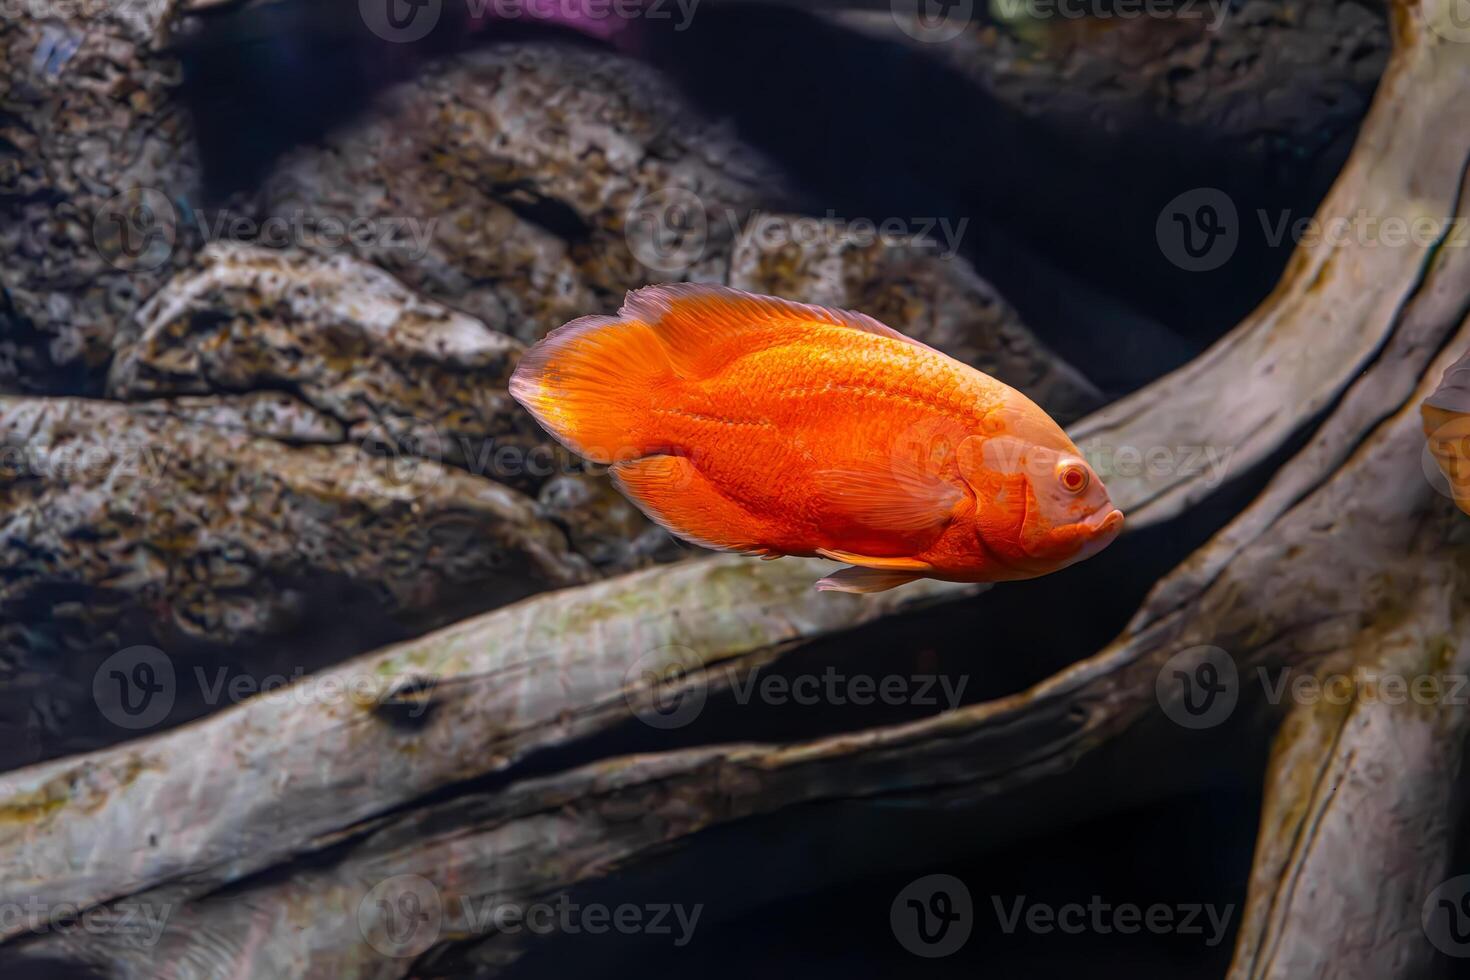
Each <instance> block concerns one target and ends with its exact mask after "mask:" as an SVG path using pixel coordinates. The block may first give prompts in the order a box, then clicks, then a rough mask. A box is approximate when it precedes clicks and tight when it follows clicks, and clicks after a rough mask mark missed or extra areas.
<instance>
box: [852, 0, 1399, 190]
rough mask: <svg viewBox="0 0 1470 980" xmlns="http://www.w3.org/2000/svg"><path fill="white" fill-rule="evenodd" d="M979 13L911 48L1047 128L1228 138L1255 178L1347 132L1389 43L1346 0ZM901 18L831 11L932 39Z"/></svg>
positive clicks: (1297, 162) (1023, 2) (1118, 136)
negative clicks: (1164, 128)
mask: <svg viewBox="0 0 1470 980" xmlns="http://www.w3.org/2000/svg"><path fill="white" fill-rule="evenodd" d="M981 6H982V5H981V4H976V5H975V7H976V8H979V7H981ZM954 9H955V10H963V9H964V8H963V7H961V6H959V5H956V6H955V8H954ZM989 10H990V12H991V15H992V16H990V17H986V18H984V19H983V20H982V18H981V17H979V16H978V15H977V16H975V17H973V18H972V19H971V22H970V24H969V26H968V27H967V28H966V29H964V30H956V31H955V32H954V34H953V36H952V37H951V36H949V35H950V31H949V29H948V28H946V29H944V31H943V33H944V34H945V35H946V36H947V37H948V40H946V41H945V43H939V44H935V43H927V44H922V47H923V48H924V50H926V51H928V52H929V53H932V54H933V55H935V56H936V57H940V58H944V59H945V60H947V61H948V62H949V63H951V64H953V65H954V66H956V67H957V68H959V69H961V70H962V71H964V72H965V73H966V74H967V75H968V76H970V77H971V78H973V79H975V80H977V81H979V82H980V83H981V84H982V85H983V86H984V87H985V88H986V90H987V91H990V92H992V93H993V94H994V95H995V96H996V97H997V98H998V99H1000V100H1001V102H1003V103H1004V104H1006V105H1008V106H1010V107H1011V108H1013V109H1015V110H1016V111H1017V112H1019V113H1021V114H1022V115H1024V116H1026V117H1029V118H1032V119H1037V120H1042V121H1044V122H1045V123H1046V124H1047V125H1048V126H1049V127H1050V128H1052V129H1054V130H1055V131H1057V132H1060V133H1065V134H1069V135H1073V136H1075V135H1083V134H1086V136H1087V137H1088V138H1091V139H1107V140H1117V141H1127V140H1131V139H1135V138H1141V137H1146V134H1148V133H1150V132H1157V127H1158V124H1159V122H1160V121H1161V120H1166V121H1168V122H1170V123H1172V124H1174V125H1177V126H1179V127H1183V128H1186V129H1188V130H1189V131H1191V132H1193V133H1197V134H1200V135H1201V136H1206V137H1207V138H1209V139H1211V140H1214V141H1217V142H1218V143H1220V144H1221V145H1228V146H1230V147H1231V152H1232V153H1234V154H1237V155H1238V156H1239V157H1240V158H1241V159H1248V160H1250V161H1251V166H1252V167H1254V168H1255V169H1257V170H1258V171H1259V172H1260V173H1263V174H1267V173H1279V171H1281V170H1282V169H1294V168H1299V167H1301V166H1303V165H1304V164H1305V165H1306V166H1312V165H1314V160H1315V159H1316V157H1317V156H1318V155H1319V154H1321V153H1322V152H1323V150H1324V149H1325V148H1326V147H1327V146H1328V145H1329V144H1331V143H1332V142H1334V141H1336V140H1338V139H1340V138H1342V136H1343V135H1344V134H1350V133H1351V132H1352V131H1353V130H1354V129H1355V128H1356V125H1357V122H1358V121H1359V120H1360V119H1361V118H1362V116H1363V112H1364V111H1365V109H1366V107H1367V104H1368V100H1369V99H1370V98H1371V96H1372V93H1373V89H1374V87H1375V86H1376V85H1377V83H1378V79H1379V77H1380V76H1381V75H1382V74H1383V69H1384V66H1385V64H1386V63H1387V61H1388V55H1389V48H1390V38H1389V30H1388V24H1387V20H1386V18H1385V16H1384V13H1383V11H1382V10H1377V9H1374V8H1373V6H1372V5H1368V4H1358V3H1347V2H1343V0H1288V2H1285V3H1269V2H1265V0H1244V2H1231V0H1209V2H1203V0H1202V2H1197V3H1191V2H1186V3H1180V4H1176V5H1173V6H1172V7H1171V6H1170V5H1165V4H1137V5H1131V6H1130V5H1123V4H1119V5H1118V6H1117V8H1116V11H1115V12H1114V13H1112V14H1111V15H1108V14H1107V12H1106V10H1105V9H1104V8H1103V7H1100V6H1099V5H1096V4H1079V3H1068V2H1066V0H1017V2H1011V3H1000V4H995V5H992V6H991V7H990V8H989ZM1083 10H1089V11H1093V12H1094V13H1098V12H1101V13H1102V16H1090V17H1083V16H1079V13H1080V12H1081V11H1083ZM900 16H901V15H899V14H895V15H892V16H890V15H889V13H888V12H884V13H882V14H877V13H871V14H870V13H859V14H848V15H843V18H842V19H843V20H844V22H846V23H849V24H852V25H854V26H857V27H859V28H860V29H863V30H866V31H870V32H875V33H879V34H881V35H883V36H885V37H891V38H895V39H899V40H903V41H905V42H906V43H916V44H918V43H922V42H920V41H918V40H916V38H915V35H917V36H918V37H920V38H923V37H933V36H935V35H933V34H927V33H926V32H925V30H924V28H922V27H920V26H917V25H915V24H914V23H913V21H912V20H910V21H907V22H906V25H907V28H908V31H907V32H906V31H904V30H900V29H898V28H897V27H896V23H897V21H896V19H895V18H896V17H900ZM910 32H912V33H910Z"/></svg>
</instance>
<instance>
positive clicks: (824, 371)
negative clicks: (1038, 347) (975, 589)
mask: <svg viewBox="0 0 1470 980" xmlns="http://www.w3.org/2000/svg"><path fill="white" fill-rule="evenodd" d="M510 392H511V395H512V396H513V397H514V398H515V399H516V401H518V402H519V403H520V404H521V405H522V406H523V407H524V408H526V410H527V411H529V412H530V413H531V414H532V415H533V416H534V417H535V418H536V420H537V421H538V422H539V423H540V424H541V425H542V426H543V427H544V428H545V429H546V430H547V431H548V432H550V433H551V434H552V435H553V436H554V437H555V438H556V439H557V440H559V441H560V442H561V443H562V444H563V445H565V446H567V447H568V448H569V449H571V450H572V451H573V452H575V453H578V454H579V455H581V456H583V457H585V458H586V459H588V460H591V461H592V462H595V463H600V464H606V465H607V466H609V468H610V472H611V474H612V477H613V479H614V481H615V482H616V483H617V486H618V487H619V489H620V490H621V491H622V492H623V493H624V494H625V495H626V496H627V497H628V498H629V499H630V500H632V501H633V502H634V503H635V504H636V505H637V506H638V507H639V508H640V509H641V510H642V511H643V512H644V513H645V514H647V515H648V517H649V518H650V519H652V520H653V521H655V522H657V523H658V524H660V525H662V526H663V527H664V528H666V529H668V530H669V531H670V532H672V533H673V534H675V535H677V536H679V537H681V538H683V539H684V540H686V541H689V542H691V543H693V544H696V545H700V546H702V547H706V548H712V549H717V550H724V551H737V552H743V553H747V554H751V555H759V556H761V557H763V558H778V557H781V556H783V555H795V556H806V557H811V556H820V557H823V558H829V559H832V560H834V561H838V562H842V563H844V564H845V565H846V566H847V567H846V568H844V569H842V570H840V571H837V572H836V573H835V574H833V575H830V576H828V577H826V578H823V579H822V580H821V581H819V582H818V583H817V588H819V589H823V590H838V591H844V592H862V593H867V592H880V591H883V590H885V589H890V588H893V587H895V586H897V585H902V584H904V583H906V582H910V581H913V580H914V579H918V578H925V577H927V578H935V579H944V580H948V581H955V582H996V581H1003V580H1015V579H1027V578H1034V577H1036V576H1039V575H1045V574H1047V573H1049V572H1053V571H1056V570H1058V569H1060V568H1064V567H1066V566H1068V565H1071V564H1073V563H1075V562H1078V561H1081V560H1083V559H1085V558H1088V557H1089V556H1091V555H1094V554H1096V553H1097V552H1099V551H1101V550H1102V549H1103V548H1105V547H1106V546H1107V545H1108V544H1109V543H1110V542H1111V541H1112V540H1113V539H1114V538H1116V537H1117V536H1118V533H1119V531H1120V530H1121V529H1122V525H1123V514H1122V512H1121V511H1119V510H1118V509H1117V508H1116V507H1114V506H1113V504H1112V501H1111V500H1110V499H1109V497H1108V493H1107V490H1106V488H1105V487H1104V486H1103V483H1102V481H1101V480H1100V479H1099V478H1098V476H1097V474H1096V473H1095V472H1094V471H1093V469H1092V467H1091V466H1090V465H1089V464H1088V463H1087V461H1086V460H1085V459H1083V457H1082V454H1081V453H1080V452H1079V451H1078V450H1077V447H1076V446H1074V445H1073V444H1072V442H1071V440H1070V439H1068V438H1067V435H1066V433H1065V432H1063V431H1062V428H1061V426H1059V425H1058V424H1057V423H1056V422H1055V421H1053V420H1052V418H1051V417H1050V416H1048V415H1047V414H1046V412H1044V411H1043V410H1042V409H1041V408H1040V407H1039V406H1037V405H1036V404H1035V403H1034V402H1032V401H1031V400H1030V399H1029V398H1027V397H1026V396H1025V395H1023V394H1021V393H1020V392H1018V391H1016V390H1015V389H1014V388H1011V387H1009V386H1008V385H1005V384H1003V383H1001V382H1000V381H997V380H996V379H994V378H991V377H989V376H987V375H985V374H983V373H981V372H980V371H977V370H975V369H974V368H972V367H970V366H968V365H966V364H963V363H961V362H959V361H956V360H955V359H953V358H951V357H948V356H947V355H945V354H942V353H940V352H939V351H936V350H934V349H933V348H931V347H929V346H927V345H925V344H923V343H920V342H919V341H917V340H914V339H912V338H910V337H907V336H905V335H904V334H902V333H900V332H898V331H897V330H894V329H892V328H890V327H888V326H885V325H884V324H882V323H880V322H878V321H877V320H875V319H873V318H872V317H869V316H866V315H864V314H862V313H855V312H850V311H845V310H836V309H827V308H824V307H820V306H810V305H805V304H801V303H794V302H789V301H787V300H783V299H778V298H775V297H771V296H758V295H754V294H749V293H744V292H740V291H738V290H734V289H728V288H724V287H719V286H710V285H699V284H687V283H685V284H676V285H665V286H650V287H647V288H644V289H640V290H638V291H636V292H632V293H629V294H628V296H627V299H626V301H625V303H624V305H623V307H622V309H621V310H619V311H618V313H617V315H616V316H588V317H583V318H581V319H578V320H574V321H572V322H571V323H568V324H567V325H566V326H563V327H560V328H558V329H556V330H553V331H552V332H551V333H549V334H548V335H547V336H546V337H545V338H544V339H543V340H541V341H540V342H538V343H537V344H535V345H534V346H533V347H531V348H530V349H529V350H528V351H527V352H526V353H525V354H524V355H523V356H522V358H521V361H520V363H519V365H518V366H517V368H516V370H515V372H514V374H513V375H512V377H511V381H510Z"/></svg>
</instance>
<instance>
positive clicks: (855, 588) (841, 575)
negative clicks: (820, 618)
mask: <svg viewBox="0 0 1470 980" xmlns="http://www.w3.org/2000/svg"><path fill="white" fill-rule="evenodd" d="M923 577H924V576H923V574H922V573H919V572H904V571H896V570H890V569H882V568H856V567H852V566H849V567H847V568H844V569H842V570H841V571H838V572H833V573H832V574H831V575H828V576H827V577H826V578H824V579H822V580H821V581H819V582H817V590H818V591H819V592H857V593H861V594H864V595H866V594H868V593H872V592H887V591H888V590H889V589H894V588H897V587H898V586H900V585H907V584H908V583H909V582H913V581H915V580H916V579H921V578H923Z"/></svg>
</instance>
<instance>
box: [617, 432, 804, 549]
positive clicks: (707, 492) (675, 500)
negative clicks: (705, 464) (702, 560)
mask: <svg viewBox="0 0 1470 980" xmlns="http://www.w3.org/2000/svg"><path fill="white" fill-rule="evenodd" d="M609 472H611V473H612V477H613V481H614V482H615V483H616V484H617V485H618V489H619V490H621V491H622V492H623V493H624V494H625V495H626V496H627V497H628V499H629V500H631V501H633V503H634V504H636V505H637V506H638V509H639V510H641V511H643V513H644V514H647V515H648V519H649V520H651V521H653V522H654V523H655V524H658V525H659V526H660V527H662V528H664V530H666V531H668V532H669V533H671V534H674V535H677V536H678V537H681V538H683V539H684V540H685V541H688V542H690V543H691V544H696V545H699V546H700V547H701V548H710V549H713V550H715V551H739V552H743V553H745V554H750V555H760V556H761V557H763V558H779V557H780V553H779V552H777V551H774V550H772V549H771V548H769V547H767V546H765V545H763V544H761V543H760V542H761V541H762V540H764V539H766V538H767V536H768V533H769V529H768V527H767V525H766V522H765V521H763V520H761V519H760V518H758V517H756V516H755V515H753V514H751V513H750V511H748V510H746V509H745V508H744V507H742V506H740V504H738V503H736V502H735V501H733V500H731V499H730V498H729V497H726V496H725V495H724V494H722V493H721V492H720V491H719V490H718V489H717V488H716V487H715V485H714V484H713V483H711V482H710V481H709V479H708V478H706V477H705V476H704V474H702V473H700V472H699V469H698V468H697V467H696V466H695V465H694V464H693V463H691V462H690V461H689V460H688V459H685V458H684V457H682V456H662V455H660V456H648V457H645V458H643V459H635V460H629V461H627V462H622V463H618V464H616V465H614V466H613V467H611V468H610V470H609Z"/></svg>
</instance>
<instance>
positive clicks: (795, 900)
mask: <svg viewBox="0 0 1470 980" xmlns="http://www.w3.org/2000/svg"><path fill="white" fill-rule="evenodd" d="M1259 807H1260V800H1259V798H1258V797H1257V796H1255V795H1253V793H1252V792H1251V791H1248V790H1238V789H1212V790H1205V791H1200V792H1197V793H1192V794H1190V795H1187V796H1181V797H1176V798H1172V799H1167V800H1161V801H1159V802H1157V803H1153V804H1150V805H1147V806H1145V807H1142V808H1138V809H1132V810H1129V811H1127V812H1123V813H1117V814H1113V815H1110V816H1104V817H1100V818H1098V819H1095V820H1092V821H1089V822H1085V823H1080V824H1078V823H1073V822H1071V821H1070V820H1068V819H1067V818H1066V817H1063V816H1061V815H1060V814H1059V815H1058V816H1057V817H1056V819H1054V820H1050V821H1043V822H1042V824H1041V825H1042V826H1045V827H1046V829H1041V830H1038V831H1037V832H1036V833H1034V834H1032V835H1026V836H1024V837H1023V838H1022V839H1020V840H1017V841H1015V842H1014V843H1011V844H1010V845H1008V846H1007V847H1005V848H1002V849H993V848H987V847H986V846H985V844H984V839H983V833H981V832H973V833H966V832H965V830H964V827H965V817H966V812H967V811H966V810H965V809H963V808H954V809H951V810H949V811H948V812H945V813H943V815H942V816H941V817H936V816H935V814H934V812H933V811H934V810H936V809H942V807H937V806H936V804H935V803H934V802H933V801H927V800H925V801H918V800H916V801H913V802H912V803H911V804H910V805H909V806H907V807H905V806H904V802H903V800H901V799H893V800H875V801H850V802H845V803H836V804H831V805H823V806H813V807H807V808H803V811H802V812H798V813H794V814H786V815H781V816H778V817H776V818H772V819H768V820H761V821H757V822H747V823H745V824H741V825H737V826H735V827H730V828H722V829H721V830H719V831H715V832H710V833H707V834H704V835H700V836H699V837H696V838H694V839H692V840H690V841H689V842H688V843H687V844H686V845H685V846H683V847H681V848H679V849H678V850H676V851H674V852H672V853H670V854H668V855H666V856H665V857H664V858H662V859H660V860H657V861H653V862H649V863H647V864H645V865H643V866H642V867H640V869H639V871H638V872H637V873H636V874H623V875H615V876H613V877H611V878H609V879H606V880H604V881H600V882H598V883H596V884H595V885H590V886H588V887H586V888H578V889H574V890H573V892H572V893H571V895H570V896H569V899H570V901H572V902H575V903H577V904H578V905H580V906H588V905H596V904H601V905H606V906H608V907H610V908H616V907H617V906H618V905H620V904H624V903H634V904H638V905H641V906H652V905H655V904H658V903H667V904H671V905H672V904H679V905H682V906H684V908H685V909H686V913H688V912H691V911H692V909H693V907H694V906H696V905H702V909H701V912H700V918H699V919H698V921H697V922H696V923H695V925H694V927H693V929H692V930H691V931H689V932H687V936H688V941H687V942H686V943H685V944H684V945H682V946H676V945H675V940H676V939H678V938H680V929H679V927H678V926H677V925H675V927H674V929H673V932H672V934H670V935H643V934H619V933H618V932H617V931H616V930H609V931H608V932H607V933H604V934H599V935H591V934H587V933H586V932H582V933H578V934H576V935H561V934H559V935H557V936H555V938H554V939H552V940H550V941H537V940H536V939H534V938H528V940H527V945H528V952H527V953H526V955H525V956H524V957H523V958H522V959H520V960H519V961H518V962H517V963H516V964H515V965H514V967H512V969H511V970H510V971H509V972H508V974H507V977H509V978H512V980H533V978H543V977H559V976H581V977H587V978H609V980H611V978H618V977H632V976H649V975H653V976H673V975H676V974H677V975H683V976H708V977H731V978H735V977H742V978H743V977H748V976H750V975H752V974H761V975H769V976H779V977H793V978H796V977H802V978H813V980H816V978H826V977H832V978H837V977H853V976H860V977H870V976H885V977H887V976H894V977H897V976H904V977H907V976H915V977H957V978H958V977H966V978H970V977H977V976H980V977H989V976H995V977H1025V978H1027V980H1052V978H1057V980H1062V978H1065V980H1073V978H1075V977H1077V976H1079V975H1082V974H1083V973H1085V974H1086V975H1087V976H1094V977H1099V978H1119V980H1144V978H1152V977H1157V978H1160V980H1176V978H1180V977H1219V976H1223V975H1224V972H1225V968H1226V966H1227V964H1228V962H1229V957H1230V949H1231V944H1232V942H1233V940H1234V935H1235V931H1236V929H1237V928H1238V926H1239V923H1240V916H1241V912H1242V908H1243V903H1244V899H1245V887H1246V882H1247V876H1248V873H1249V867H1250V859H1251V853H1252V848H1253V840H1254V831H1255V827H1256V820H1257V814H1258V812H1259ZM982 825H983V824H982ZM737 835H738V836H739V837H740V839H742V840H749V841H751V842H753V843H752V845H750V846H746V847H741V846H738V845H737V846H734V847H730V846H727V845H728V844H730V843H731V842H732V840H733V839H734V838H735V837H736V836H737ZM755 844H758V845H759V846H758V848H757V847H756V846H755ZM934 874H941V875H948V876H952V877H953V878H956V879H958V880H959V881H960V882H963V884H964V886H965V889H966V891H967V892H968V896H969V909H970V911H969V915H968V917H967V920H968V922H969V924H970V926H971V931H970V933H969V937H968V939H967V940H966V941H965V942H964V943H963V945H962V946H960V948H959V949H957V950H956V951H955V952H953V953H950V954H948V955H945V956H942V957H932V958H931V957H925V956H922V955H919V954H917V953H914V952H911V951H910V948H912V947H913V946H914V945H917V946H918V947H919V948H921V949H923V948H924V947H923V943H922V942H916V936H917V934H916V933H915V932H914V931H913V930H911V929H909V928H908V925H907V922H906V921H905V919H906V917H907V916H908V915H910V914H913V911H912V910H911V909H906V908H905V909H900V910H899V911H898V912H897V913H895V912H894V911H893V905H894V903H895V900H896V899H897V897H898V896H899V895H900V893H901V892H904V891H905V889H906V888H908V887H909V885H910V884H911V883H912V882H914V881H916V880H918V879H920V878H923V877H925V876H927V875H934ZM793 895H794V896H795V897H793ZM1127 907H1136V908H1137V909H1139V910H1140V912H1142V911H1143V910H1148V909H1150V908H1151V907H1160V908H1161V909H1162V910H1164V911H1158V912H1155V913H1154V915H1155V922H1156V925H1155V926H1154V927H1152V928H1150V927H1148V926H1147V925H1144V926H1142V927H1139V928H1135V929H1134V931H1131V932H1126V931H1124V928H1127V927H1128V916H1129V914H1130V913H1126V912H1125V913H1122V916H1123V917H1122V918H1119V917H1118V916H1119V914H1120V912H1119V910H1121V909H1124V908H1127ZM956 908H957V906H956ZM1037 910H1041V911H1037ZM1047 910H1050V912H1051V914H1053V915H1058V916H1060V917H1061V919H1060V920H1053V921H1052V923H1051V924H1047ZM1063 910H1065V911H1063ZM1192 910H1194V911H1192ZM1207 910H1213V912H1214V919H1213V920H1212V919H1211V918H1210V915H1209V911H1207ZM1018 911H1019V917H1018V914H1017V913H1018ZM954 914H956V915H959V914H961V913H959V912H956V913H954ZM1166 914H1167V915H1168V916H1169V920H1168V924H1167V925H1161V924H1160V923H1163V921H1164V916H1165V915H1166ZM1186 918H1190V919H1191V921H1189V922H1188V923H1186V921H1185V920H1186ZM963 921H966V920H963V919H962V920H957V923H958V922H963ZM1028 921H1029V922H1030V923H1031V924H1028ZM1063 922H1065V925H1066V928H1065V929H1063V928H1062V923H1063ZM931 925H937V920H934V921H933V922H931ZM1120 925H1121V926H1123V928H1119V926H1120ZM956 928H963V927H962V926H959V925H958V924H957V925H956ZM936 933H937V929H935V930H932V931H931V935H934V934H936ZM905 941H907V942H908V943H909V944H910V946H909V947H906V946H905V944H904V943H905ZM452 959H453V958H452V957H451V958H449V959H447V960H446V961H445V962H442V963H440V964H433V965H429V966H428V969H427V971H426V972H427V973H428V975H432V976H455V975H465V974H464V973H463V972H459V973H457V972H456V971H463V970H464V969H465V964H464V963H463V962H461V963H459V964H456V963H454V962H453V961H452Z"/></svg>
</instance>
